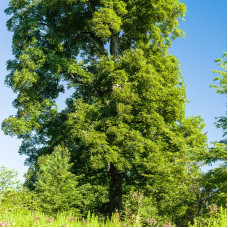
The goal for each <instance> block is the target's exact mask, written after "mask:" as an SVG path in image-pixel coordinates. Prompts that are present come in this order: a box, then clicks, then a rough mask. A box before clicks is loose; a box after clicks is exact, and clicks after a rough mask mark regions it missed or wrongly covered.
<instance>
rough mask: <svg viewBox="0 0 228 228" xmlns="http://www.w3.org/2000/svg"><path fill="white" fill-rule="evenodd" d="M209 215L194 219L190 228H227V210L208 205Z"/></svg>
mask: <svg viewBox="0 0 228 228" xmlns="http://www.w3.org/2000/svg"><path fill="white" fill-rule="evenodd" d="M207 208H208V209H209V213H208V214H207V215H206V216H205V217H199V218H196V219H194V223H193V224H189V226H190V227H227V209H225V208H223V207H220V208H218V207H217V205H215V204H213V205H208V206H207Z"/></svg>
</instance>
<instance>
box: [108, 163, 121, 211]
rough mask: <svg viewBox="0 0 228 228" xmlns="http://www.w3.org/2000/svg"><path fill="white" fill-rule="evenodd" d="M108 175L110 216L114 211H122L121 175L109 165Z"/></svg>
mask: <svg viewBox="0 0 228 228" xmlns="http://www.w3.org/2000/svg"><path fill="white" fill-rule="evenodd" d="M109 175H110V178H111V180H110V186H109V187H110V188H109V204H110V215H112V213H114V212H115V211H118V212H120V211H122V194H123V193H122V182H123V174H122V173H121V172H119V171H118V170H117V169H116V167H115V166H114V165H113V164H112V163H111V164H110V169H109Z"/></svg>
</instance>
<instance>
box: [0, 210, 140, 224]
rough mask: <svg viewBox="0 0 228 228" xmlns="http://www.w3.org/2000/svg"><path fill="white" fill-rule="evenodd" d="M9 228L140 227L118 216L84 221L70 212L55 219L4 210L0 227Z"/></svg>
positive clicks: (91, 217)
mask: <svg viewBox="0 0 228 228" xmlns="http://www.w3.org/2000/svg"><path fill="white" fill-rule="evenodd" d="M1 224H2V225H3V226H10V227H123V226H133V227H135V226H140V224H139V223H136V222H134V221H129V220H128V221H121V220H120V218H119V215H118V214H114V215H113V216H112V217H111V218H102V217H98V216H95V215H94V214H90V213H89V214H88V215H87V218H86V219H80V218H77V217H76V216H75V215H74V214H73V213H72V212H62V213H59V214H57V215H56V216H55V217H52V216H48V215H46V214H44V213H42V212H38V211H36V212H32V211H29V210H28V209H20V210H17V211H15V210H13V211H10V210H5V211H1V212H0V226H2V225H1Z"/></svg>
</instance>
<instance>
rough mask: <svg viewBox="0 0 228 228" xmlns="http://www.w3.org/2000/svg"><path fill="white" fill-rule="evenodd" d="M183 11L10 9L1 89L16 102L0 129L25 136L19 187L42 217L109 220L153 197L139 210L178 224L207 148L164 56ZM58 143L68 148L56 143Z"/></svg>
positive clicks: (114, 6) (66, 4)
mask: <svg viewBox="0 0 228 228" xmlns="http://www.w3.org/2000/svg"><path fill="white" fill-rule="evenodd" d="M185 11H186V7H185V5H184V4H183V3H182V2H180V1H179V0H169V1H164V0H162V1H156V0H151V1H148V0H137V1H133V0H109V1H108V0H100V1H94V0H59V1H57V0H54V1H46V0H39V1H32V2H31V1H27V0H23V1H20V0H11V1H10V4H9V8H7V9H6V11H5V12H6V13H7V14H8V15H11V18H10V19H9V20H8V22H7V26H8V29H9V30H10V31H12V32H13V33H14V37H13V54H14V56H15V59H14V60H11V61H8V70H9V75H8V76H7V77H6V84H7V85H8V86H10V87H11V88H12V89H13V91H15V92H17V94H18V97H17V98H16V99H15V101H14V102H13V105H14V107H15V108H17V114H16V115H15V116H10V117H9V118H8V119H5V120H4V121H3V123H2V128H3V130H4V132H5V133H6V134H9V135H16V136H18V137H19V138H21V139H22V140H23V142H22V145H21V147H20V151H19V152H20V153H21V154H25V155H27V156H28V159H27V160H26V164H28V165H29V166H30V168H31V169H30V172H29V173H28V176H29V177H30V179H29V178H28V179H29V180H31V181H30V182H29V181H27V186H29V187H30V188H31V189H32V188H33V187H34V184H35V186H36V192H37V194H38V196H39V198H40V201H41V202H43V204H42V205H41V206H42V207H43V208H44V209H45V210H46V211H49V212H51V211H52V210H54V211H60V210H62V209H65V210H67V209H69V208H72V207H75V208H77V209H78V208H79V209H80V211H81V213H83V214H86V213H87V212H88V210H91V211H95V212H97V213H99V214H105V215H107V214H108V213H113V212H114V211H115V209H118V210H119V211H121V210H122V206H123V205H122V204H123V203H122V198H124V197H125V196H127V195H128V194H130V192H131V191H133V190H135V189H137V190H138V191H139V192H141V193H143V194H144V196H145V204H146V202H148V201H147V200H149V199H150V198H151V197H152V199H153V200H152V202H153V204H154V206H152V203H151V204H150V209H148V211H147V209H146V208H144V207H140V208H141V209H142V208H144V209H142V214H143V216H144V217H145V219H153V218H149V217H148V216H149V215H148V214H149V213H150V210H152V211H156V213H155V212H154V213H155V214H159V215H160V216H161V217H162V216H163V217H164V218H165V219H164V220H165V221H168V222H171V221H172V222H174V221H178V222H179V223H181V218H182V217H183V216H184V215H186V213H187V211H188V209H189V207H191V206H192V204H193V202H194V201H195V200H196V195H197V194H198V193H199V186H198V185H197V184H196V182H197V180H198V178H199V169H198V167H197V166H196V163H195V162H197V161H198V160H197V159H198V156H199V154H200V155H202V154H204V153H205V151H206V149H207V147H206V140H207V139H206V136H205V135H204V134H203V133H202V129H203V126H204V124H203V123H202V120H201V119H200V118H198V117H191V118H190V117H189V118H186V117H185V102H186V95H185V85H184V83H183V79H182V76H181V72H180V65H179V63H178V60H177V59H176V58H175V57H174V56H172V55H169V54H168V48H169V47H170V46H171V41H172V40H173V39H175V38H176V37H180V36H183V32H182V31H181V30H180V29H179V28H178V23H179V22H178V21H179V19H181V18H182V17H183V16H184V14H185ZM78 57H81V58H82V59H83V61H80V62H79V61H78ZM63 81H64V82H65V84H67V86H64V83H63ZM68 88H71V89H72V90H73V94H72V96H70V97H69V98H68V99H67V100H66V105H67V107H66V108H65V109H64V110H62V111H58V109H57V105H56V99H57V98H58V96H59V95H60V94H61V93H62V92H64V90H67V89H68ZM62 142H63V143H64V145H65V146H66V147H67V148H68V149H69V152H64V149H63V148H61V147H56V145H60V144H61V143H62ZM53 148H55V150H54V153H53V154H51V153H52V152H53ZM64 153H66V154H64ZM50 154H51V155H50ZM44 155H45V156H44ZM70 160H71V162H73V165H72V166H71V165H69V161H70ZM39 167H40V168H39ZM69 170H71V171H72V173H73V174H72V173H70V172H69ZM37 172H38V173H37ZM75 175H76V176H77V177H82V178H78V179H75V178H76V177H75ZM58 182H59V183H58ZM63 183H64V184H63ZM79 191H80V194H79ZM83 206H85V208H86V209H84V207H83ZM141 209H140V210H141ZM132 210H136V209H134V207H133V209H132ZM140 213H141V212H140ZM136 217H137V216H136ZM137 222H138V220H137V221H136V223H137ZM137 224H138V223H137Z"/></svg>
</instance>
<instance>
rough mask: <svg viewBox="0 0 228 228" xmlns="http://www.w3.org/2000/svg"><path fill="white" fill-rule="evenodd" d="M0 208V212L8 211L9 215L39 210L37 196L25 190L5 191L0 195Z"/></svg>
mask: <svg viewBox="0 0 228 228" xmlns="http://www.w3.org/2000/svg"><path fill="white" fill-rule="evenodd" d="M0 208H1V211H9V212H11V213H14V212H16V211H19V210H23V209H26V210H32V211H34V210H37V209H38V208H39V207H38V199H37V195H36V194H35V193H34V192H31V191H29V190H28V189H27V188H20V189H17V190H12V189H11V190H8V191H5V192H4V193H3V194H1V198H0Z"/></svg>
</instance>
